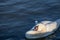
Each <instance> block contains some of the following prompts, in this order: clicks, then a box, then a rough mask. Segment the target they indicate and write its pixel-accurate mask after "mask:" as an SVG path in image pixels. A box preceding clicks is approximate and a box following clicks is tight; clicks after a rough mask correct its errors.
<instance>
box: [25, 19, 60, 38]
mask: <svg viewBox="0 0 60 40" xmlns="http://www.w3.org/2000/svg"><path fill="white" fill-rule="evenodd" d="M59 25H60V19H58V20H56V21H42V22H41V23H38V24H36V25H35V26H34V27H33V28H32V29H31V30H29V31H27V32H26V34H25V36H26V38H28V39H35V38H42V37H46V36H48V35H50V34H52V33H54V32H55V31H56V30H57V29H58V27H59Z"/></svg>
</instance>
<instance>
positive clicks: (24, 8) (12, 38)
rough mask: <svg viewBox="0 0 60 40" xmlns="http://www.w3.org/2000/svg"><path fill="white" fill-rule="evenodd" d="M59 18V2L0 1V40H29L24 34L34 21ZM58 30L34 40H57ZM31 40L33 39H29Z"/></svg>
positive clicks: (32, 0)
mask: <svg viewBox="0 0 60 40" xmlns="http://www.w3.org/2000/svg"><path fill="white" fill-rule="evenodd" d="M58 18H60V0H0V40H29V39H26V38H25V32H26V31H28V30H29V29H30V28H32V27H33V26H34V21H35V20H38V21H39V22H40V21H42V20H51V21H54V20H56V19H58ZM58 39H60V29H58V30H57V31H56V32H55V33H54V34H52V35H50V36H48V37H45V38H42V39H34V40H58ZM30 40H33V39H30Z"/></svg>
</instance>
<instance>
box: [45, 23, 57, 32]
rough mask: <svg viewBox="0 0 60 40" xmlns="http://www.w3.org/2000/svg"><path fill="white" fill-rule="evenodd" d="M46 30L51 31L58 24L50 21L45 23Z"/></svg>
mask: <svg viewBox="0 0 60 40" xmlns="http://www.w3.org/2000/svg"><path fill="white" fill-rule="evenodd" d="M46 27H47V31H49V32H51V31H54V30H56V29H57V28H58V25H57V23H56V22H52V23H51V24H48V25H46Z"/></svg>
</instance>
